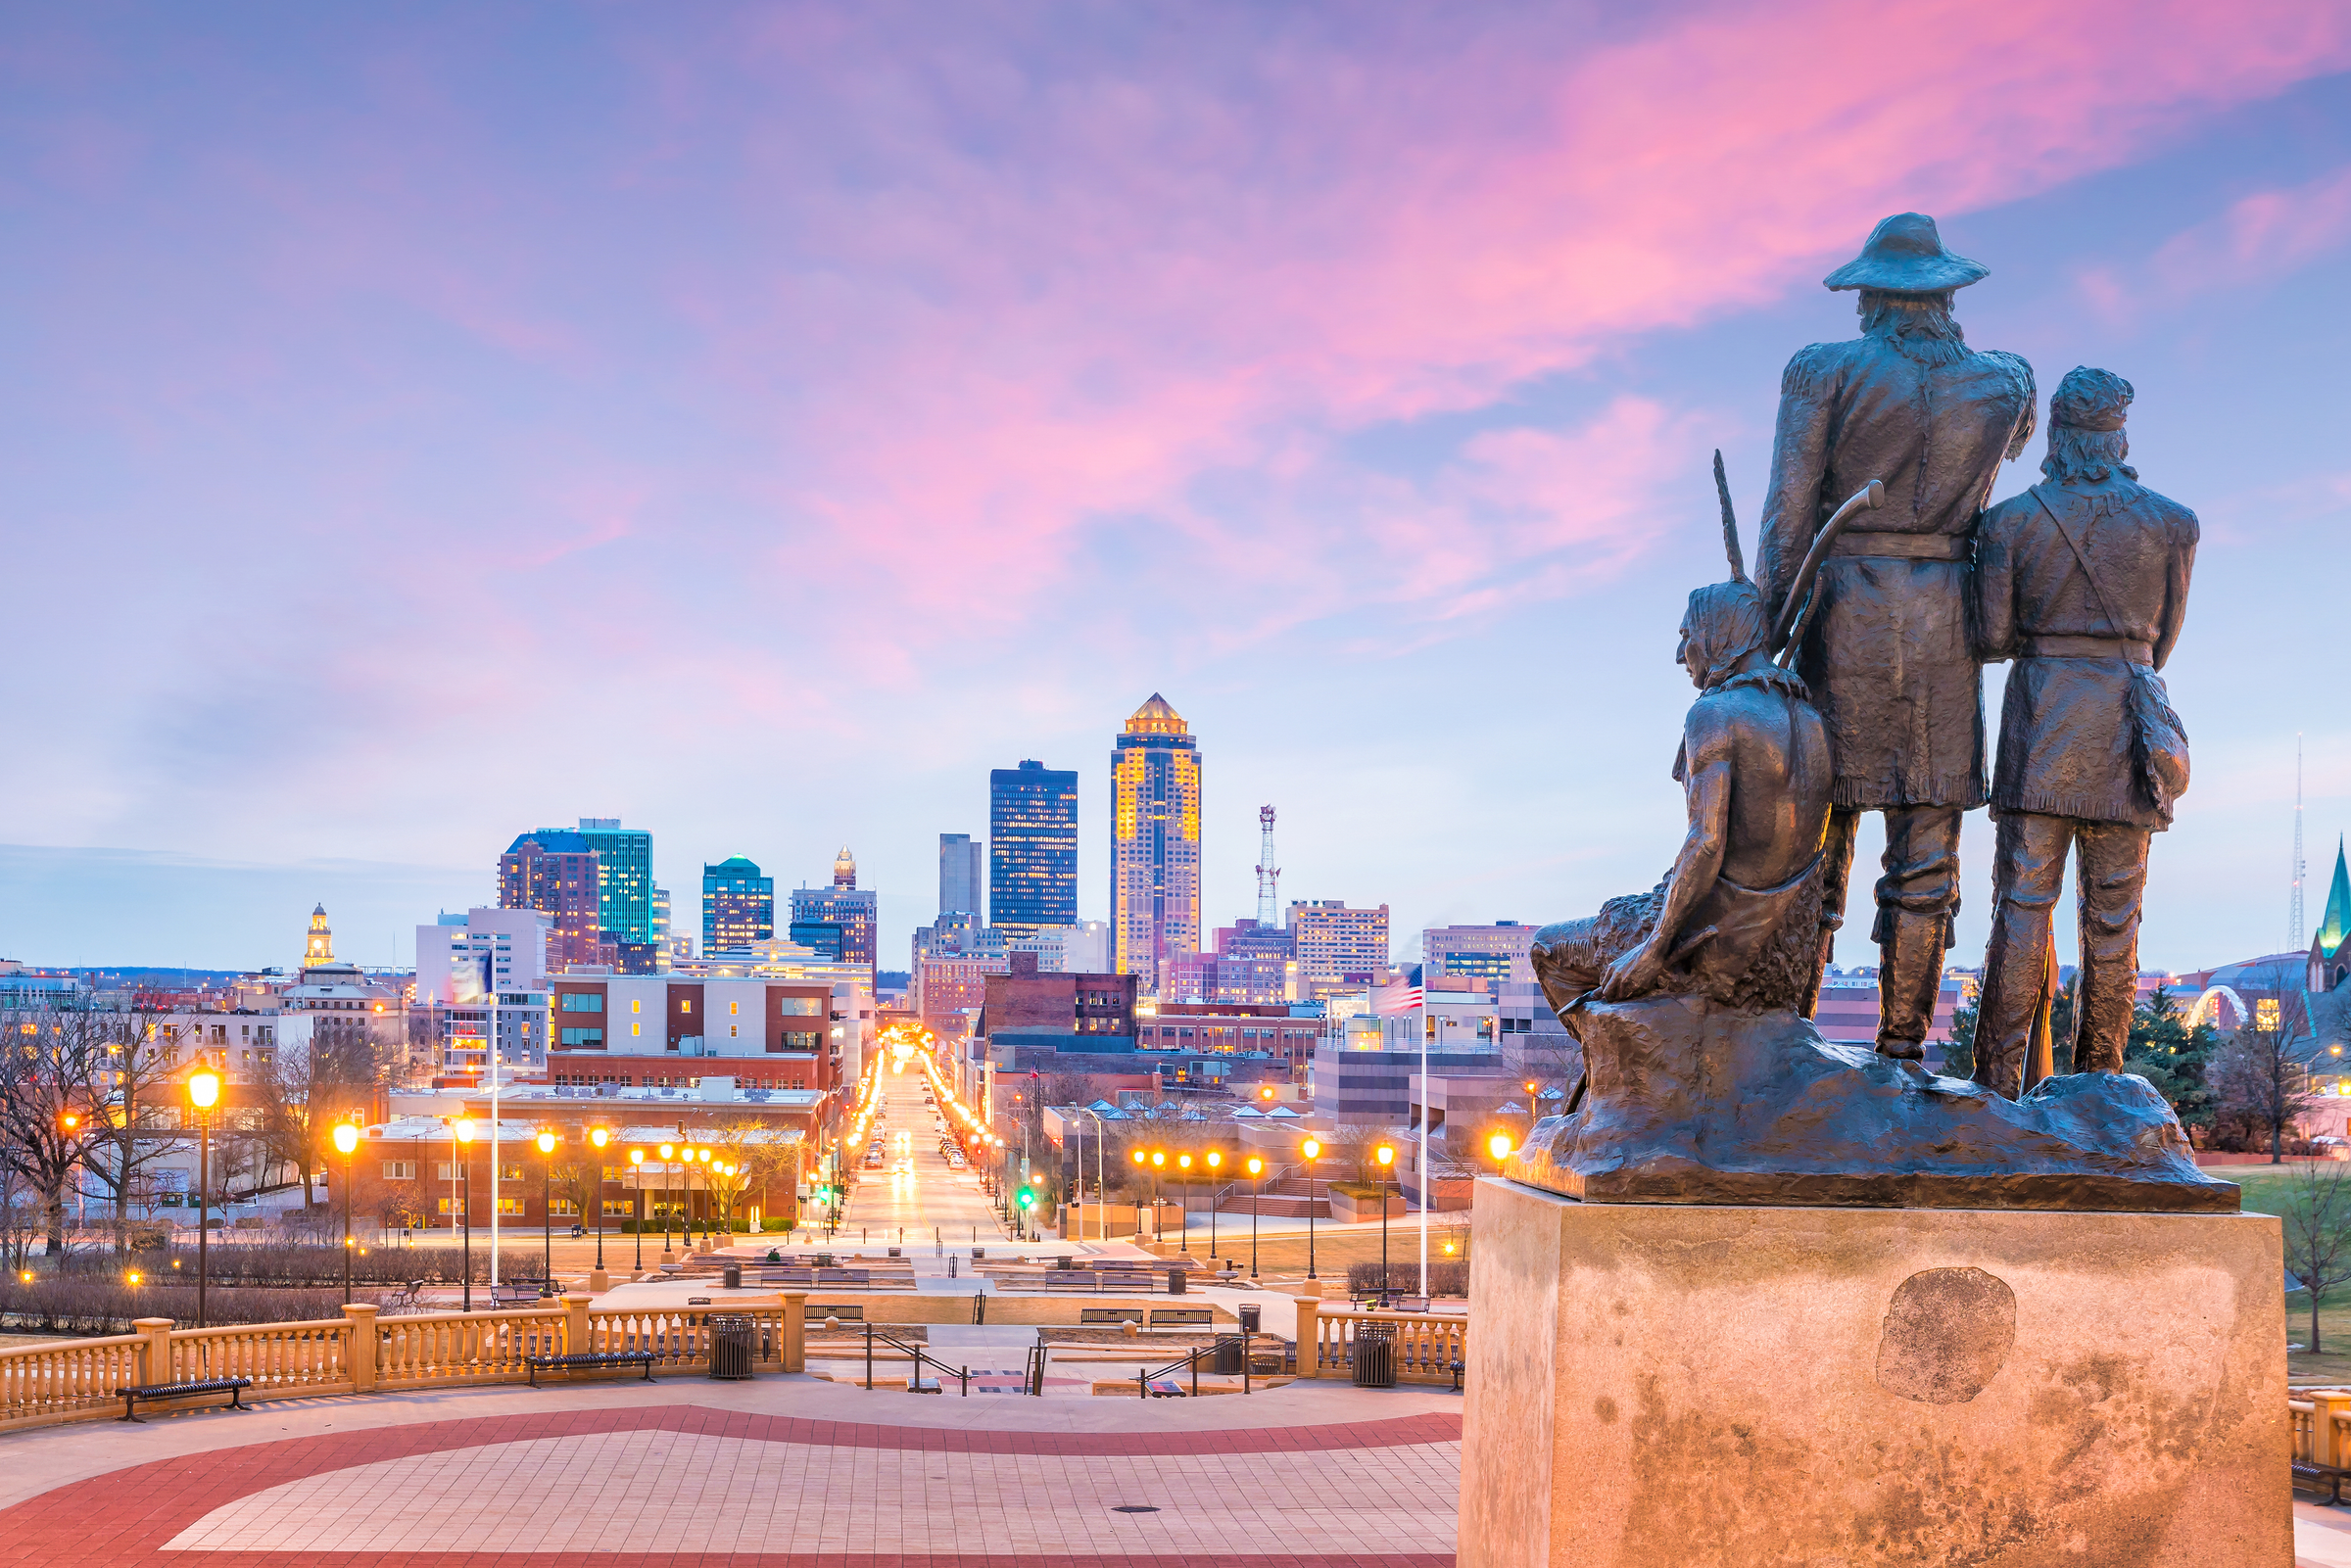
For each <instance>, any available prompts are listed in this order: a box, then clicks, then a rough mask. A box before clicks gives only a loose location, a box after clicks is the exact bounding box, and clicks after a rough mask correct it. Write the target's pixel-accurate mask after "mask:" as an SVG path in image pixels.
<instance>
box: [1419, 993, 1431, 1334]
mask: <svg viewBox="0 0 2351 1568" xmlns="http://www.w3.org/2000/svg"><path fill="white" fill-rule="evenodd" d="M1420 1015H1421V1017H1420V1147H1419V1155H1420V1295H1421V1297H1422V1298H1423V1299H1424V1300H1425V1299H1426V1298H1427V1296H1428V1182H1429V1174H1428V955H1427V954H1426V953H1425V952H1423V953H1422V954H1421V956H1420Z"/></svg>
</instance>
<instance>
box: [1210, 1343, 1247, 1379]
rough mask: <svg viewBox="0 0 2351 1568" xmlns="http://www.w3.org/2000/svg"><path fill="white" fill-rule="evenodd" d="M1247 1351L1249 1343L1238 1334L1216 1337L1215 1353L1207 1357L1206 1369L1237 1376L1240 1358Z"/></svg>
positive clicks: (1239, 1368)
mask: <svg viewBox="0 0 2351 1568" xmlns="http://www.w3.org/2000/svg"><path fill="white" fill-rule="evenodd" d="M1248 1351H1249V1342H1248V1341H1246V1340H1244V1339H1242V1338H1241V1336H1239V1335H1238V1334H1220V1335H1218V1336H1217V1348H1216V1351H1215V1353H1214V1354H1211V1355H1210V1357H1209V1361H1208V1369H1209V1370H1210V1371H1212V1372H1222V1373H1226V1374H1230V1375H1238V1374H1239V1372H1240V1370H1241V1357H1242V1356H1244V1355H1246V1354H1248Z"/></svg>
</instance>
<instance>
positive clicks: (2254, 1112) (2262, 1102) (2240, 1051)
mask: <svg viewBox="0 0 2351 1568" xmlns="http://www.w3.org/2000/svg"><path fill="white" fill-rule="evenodd" d="M2317 1046H2318V1042H2317V1040H2316V1038H2315V1037H2314V1036H2313V1035H2312V1034H2311V1032H2310V1027H2309V1010H2308V1006H2307V1002H2306V999H2305V997H2304V996H2303V995H2302V994H2301V993H2300V992H2295V991H2283V990H2281V991H2280V992H2279V995H2278V996H2277V997H2276V998H2274V999H2273V998H2268V997H2264V998H2263V999H2262V1001H2261V1003H2260V1004H2258V1005H2257V1006H2256V1009H2255V1012H2254V1015H2253V1017H2252V1018H2249V1019H2247V1020H2245V1021H2244V1022H2243V1023H2242V1024H2241V1025H2240V1026H2239V1027H2238V1028H2237V1030H2236V1032H2235V1033H2234V1034H2233V1035H2231V1037H2230V1039H2229V1042H2228V1043H2227V1044H2226V1045H2224V1046H2222V1047H2221V1050H2220V1052H2219V1054H2218V1057H2217V1059H2216V1060H2215V1062H2214V1064H2213V1077H2214V1079H2215V1083H2214V1090H2215V1094H2216V1097H2217V1098H2218V1100H2219V1102H2220V1112H2219V1115H2220V1117H2221V1119H2222V1120H2223V1121H2225V1122H2226V1121H2234V1122H2236V1123H2237V1124H2239V1125H2240V1126H2244V1125H2250V1126H2255V1127H2266V1128H2267V1129H2268V1131H2269V1135H2270V1163H2271V1164H2278V1163H2279V1162H2280V1161H2281V1160H2282V1159H2283V1158H2284V1149H2285V1129H2286V1128H2287V1127H2289V1126H2291V1125H2292V1124H2293V1121H2294V1118H2295V1117H2299V1116H2300V1115H2302V1113H2303V1112H2305V1111H2307V1110H2309V1109H2310V1107H2311V1105H2312V1103H2313V1101H2314V1099H2315V1098H2316V1097H2315V1096H2314V1095H2313V1093H2312V1092H2311V1086H2310V1055H2311V1053H2312V1052H2313V1051H2314V1050H2316V1049H2317Z"/></svg>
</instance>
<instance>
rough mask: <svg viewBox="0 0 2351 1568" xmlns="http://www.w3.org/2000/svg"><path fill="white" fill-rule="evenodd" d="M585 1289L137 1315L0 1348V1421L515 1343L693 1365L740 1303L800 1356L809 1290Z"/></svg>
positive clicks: (384, 1387) (429, 1375)
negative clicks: (206, 1384) (641, 1300)
mask: <svg viewBox="0 0 2351 1568" xmlns="http://www.w3.org/2000/svg"><path fill="white" fill-rule="evenodd" d="M593 1300H594V1299H593V1298H592V1297H589V1296H587V1295H585V1294H574V1295H570V1296H565V1297H563V1298H562V1299H561V1304H560V1305H559V1306H554V1307H526V1308H523V1309H521V1310H518V1311H499V1312H419V1313H415V1314H413V1315H404V1316H399V1317H384V1316H382V1315H381V1313H380V1311H379V1309H378V1308H377V1307H373V1306H371V1305H364V1306H362V1305H354V1306H351V1307H344V1308H343V1316H341V1317H339V1318H322V1319H319V1320H317V1321H314V1322H305V1323H261V1324H250V1325H244V1326H240V1327H236V1328H208V1329H179V1328H173V1327H172V1326H171V1320H170V1319H169V1318H168V1317H143V1318H140V1319H139V1320H138V1322H137V1324H136V1325H135V1326H136V1328H137V1330H138V1332H137V1333H134V1334H118V1335H112V1336H109V1337H107V1338H104V1339H87V1340H66V1341H62V1342H60V1343H58V1344H55V1345H27V1346H22V1347H19V1348H17V1349H14V1350H0V1431H15V1430H17V1429H19V1428H22V1427H33V1426H45V1425H49V1424H51V1423H54V1422H61V1421H85V1420H93V1419H100V1418H103V1417H106V1416H111V1415H120V1413H121V1405H120V1400H121V1391H122V1390H123V1389H125V1388H135V1387H138V1386H140V1385H142V1384H149V1383H186V1382H193V1381H196V1380H198V1379H200V1378H215V1377H244V1378H251V1379H252V1380H253V1387H252V1388H251V1389H250V1390H248V1391H247V1394H246V1397H247V1398H248V1399H254V1400H270V1399H299V1398H302V1397H305V1396H312V1395H323V1394H373V1393H376V1392H379V1391H382V1392H395V1391H398V1392H406V1391H408V1390H412V1389H423V1388H457V1387H463V1386H466V1385H469V1384H481V1383H508V1382H515V1383H518V1382H521V1381H522V1380H523V1379H524V1378H526V1377H527V1376H528V1375H529V1371H530V1369H529V1367H528V1366H527V1365H526V1364H525V1359H524V1358H525V1357H527V1356H532V1355H550V1354H579V1353H582V1352H599V1351H635V1350H649V1351H651V1352H653V1353H654V1354H655V1355H656V1356H658V1357H659V1359H658V1360H657V1361H656V1362H655V1363H654V1364H655V1366H656V1367H666V1368H670V1369H672V1370H677V1369H683V1368H685V1367H689V1366H696V1365H699V1364H701V1363H702V1362H703V1360H704V1359H705V1358H706V1357H707V1356H708V1355H709V1353H710V1337H709V1336H710V1330H709V1321H708V1320H709V1319H710V1318H712V1317H715V1316H742V1317H748V1318H750V1319H751V1320H752V1323H753V1335H754V1337H753V1342H752V1343H753V1356H754V1358H755V1359H756V1360H757V1362H758V1363H759V1364H761V1365H763V1366H766V1367H768V1368H769V1369H771V1370H775V1371H782V1372H800V1371H805V1370H806V1369H807V1331H806V1327H805V1322H804V1319H805V1317H806V1307H807V1300H808V1298H807V1296H806V1294H805V1293H802V1292H788V1293H786V1294H785V1296H784V1297H783V1301H782V1305H781V1306H775V1307H769V1306H758V1307H658V1308H619V1309H613V1308H606V1309H602V1310H599V1309H597V1308H595V1307H593V1306H592V1305H591V1303H592V1301H593Z"/></svg>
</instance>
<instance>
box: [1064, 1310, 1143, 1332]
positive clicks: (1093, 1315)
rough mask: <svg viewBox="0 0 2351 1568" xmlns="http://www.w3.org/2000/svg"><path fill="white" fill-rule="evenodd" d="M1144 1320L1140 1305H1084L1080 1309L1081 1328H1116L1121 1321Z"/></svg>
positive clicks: (1133, 1321) (1079, 1320) (1079, 1323)
mask: <svg viewBox="0 0 2351 1568" xmlns="http://www.w3.org/2000/svg"><path fill="white" fill-rule="evenodd" d="M1142 1320H1143V1308H1142V1307H1080V1308H1079V1310H1078V1325H1079V1326H1080V1328H1115V1327H1117V1326H1118V1325H1119V1324H1121V1323H1139V1322H1141V1321H1142Z"/></svg>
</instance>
